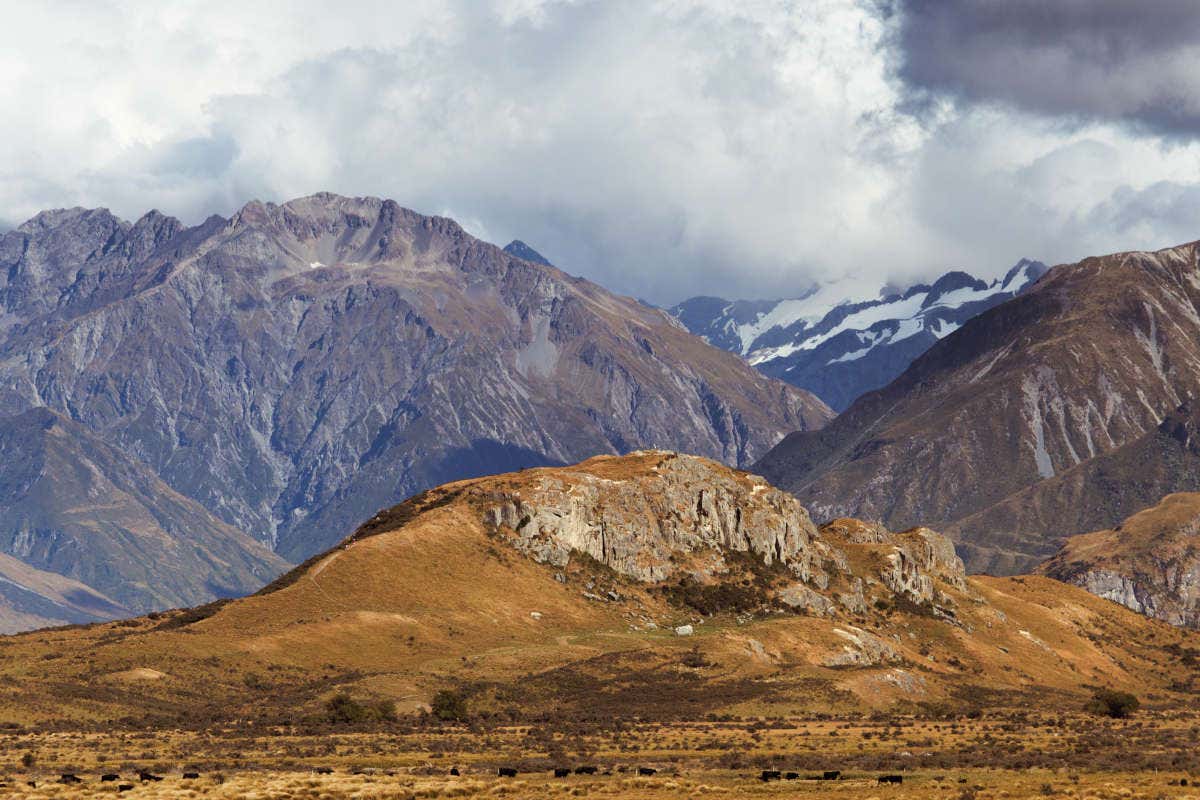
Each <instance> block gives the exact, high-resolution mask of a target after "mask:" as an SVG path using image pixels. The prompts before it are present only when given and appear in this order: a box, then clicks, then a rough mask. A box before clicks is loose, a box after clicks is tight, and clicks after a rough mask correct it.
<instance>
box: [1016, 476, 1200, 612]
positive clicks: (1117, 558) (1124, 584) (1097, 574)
mask: <svg viewBox="0 0 1200 800" xmlns="http://www.w3.org/2000/svg"><path fill="white" fill-rule="evenodd" d="M1039 572H1041V573H1043V574H1045V575H1048V576H1050V577H1051V578H1056V579H1058V580H1061V581H1065V582H1067V583H1072V584H1074V585H1076V586H1080V587H1082V588H1084V589H1087V590H1088V591H1089V592H1091V593H1092V594H1096V595H1099V596H1100V597H1104V598H1107V599H1109V600H1112V601H1113V602H1116V603H1120V604H1121V605H1123V606H1125V607H1127V608H1131V609H1133V610H1134V611H1137V612H1138V613H1140V614H1145V615H1146V616H1148V617H1154V618H1155V619H1160V620H1162V621H1164V622H1168V623H1170V624H1172V625H1181V626H1185V627H1189V628H1200V493H1196V492H1186V493H1179V494H1172V495H1169V496H1167V497H1165V498H1163V499H1162V501H1161V502H1160V503H1158V504H1157V505H1155V506H1153V507H1151V508H1148V509H1146V510H1144V511H1141V512H1139V513H1137V514H1134V515H1133V516H1131V517H1129V518H1128V519H1126V520H1125V521H1124V522H1123V523H1122V524H1121V525H1119V526H1117V527H1115V528H1113V529H1111V530H1101V531H1096V532H1094V533H1086V534H1081V535H1078V536H1072V537H1071V538H1069V539H1067V541H1066V543H1065V544H1064V545H1063V547H1062V549H1061V550H1060V551H1059V552H1058V553H1057V554H1055V556H1054V557H1053V558H1052V559H1050V560H1049V561H1047V562H1046V563H1045V564H1043V565H1042V566H1041V567H1039Z"/></svg>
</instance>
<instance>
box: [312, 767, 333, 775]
mask: <svg viewBox="0 0 1200 800" xmlns="http://www.w3.org/2000/svg"><path fill="white" fill-rule="evenodd" d="M313 772H315V773H317V774H318V775H332V774H333V768H331V767H313Z"/></svg>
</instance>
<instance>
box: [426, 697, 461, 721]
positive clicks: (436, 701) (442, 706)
mask: <svg viewBox="0 0 1200 800" xmlns="http://www.w3.org/2000/svg"><path fill="white" fill-rule="evenodd" d="M429 707H430V708H431V709H432V711H433V715H434V716H435V717H437V718H438V719H440V720H442V721H443V722H462V721H464V720H466V719H467V716H468V714H467V698H466V696H465V695H464V694H463V693H462V692H461V691H459V690H457V689H441V690H440V691H438V693H437V694H435V695H434V696H433V701H432V702H430V704H429Z"/></svg>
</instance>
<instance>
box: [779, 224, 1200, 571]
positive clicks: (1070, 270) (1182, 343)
mask: <svg viewBox="0 0 1200 800" xmlns="http://www.w3.org/2000/svg"><path fill="white" fill-rule="evenodd" d="M1198 255H1200V253H1198V245H1197V244H1195V243H1193V244H1188V245H1182V246H1179V247H1174V248H1169V249H1165V250H1160V251H1157V252H1127V253H1117V254H1114V255H1109V256H1102V257H1095V258H1089V259H1085V260H1084V261H1081V262H1079V263H1077V264H1069V265H1061V266H1057V267H1055V268H1054V269H1053V270H1051V271H1050V272H1049V273H1048V274H1047V275H1046V276H1045V277H1043V278H1042V279H1041V280H1040V281H1038V282H1037V283H1036V284H1035V285H1034V286H1033V287H1032V288H1031V289H1029V290H1028V291H1026V292H1024V293H1022V294H1020V295H1018V296H1017V297H1015V298H1013V299H1011V300H1009V301H1008V302H1005V303H1003V304H1001V305H1000V306H997V307H995V308H993V309H991V310H989V311H986V312H984V313H982V314H980V315H979V316H977V317H974V318H973V319H971V320H969V321H968V322H966V323H965V324H964V325H963V326H962V327H961V328H960V329H958V330H957V331H955V332H954V333H953V334H951V335H950V336H947V337H945V338H944V339H942V340H940V341H939V342H937V343H936V344H934V345H933V346H932V347H931V348H930V349H929V350H928V351H927V352H926V353H925V354H923V355H922V356H920V357H919V358H917V359H916V360H915V361H914V362H913V363H912V365H911V366H909V368H908V369H907V370H905V371H904V373H903V374H901V375H900V376H899V377H898V378H897V379H896V380H895V381H893V382H892V383H890V384H889V385H887V386H886V387H884V388H882V389H880V390H877V391H874V392H869V393H867V394H866V395H864V396H863V397H861V398H859V399H858V400H857V401H856V402H855V403H853V404H852V405H851V406H850V407H849V408H848V409H847V410H846V411H845V412H843V413H842V414H840V415H839V416H838V418H837V419H836V420H835V421H834V422H833V423H832V424H831V425H829V426H827V427H826V428H824V429H823V430H821V431H816V432H797V433H794V434H791V435H790V436H789V437H788V438H787V439H785V440H784V441H783V442H781V443H780V444H779V445H778V446H777V447H776V448H774V449H773V450H772V451H771V452H770V453H768V454H767V456H765V457H764V458H763V459H762V460H761V461H760V462H759V463H758V464H757V465H756V467H755V469H756V470H759V471H761V472H762V473H763V474H764V475H766V476H767V477H768V478H769V479H770V480H772V482H774V483H776V484H777V485H779V486H781V487H782V488H785V489H787V490H789V491H792V492H794V493H795V494H796V495H797V496H798V497H799V498H800V499H801V500H802V501H803V502H804V503H805V504H806V505H807V506H808V508H809V509H810V511H812V512H813V513H814V515H815V517H816V518H817V519H828V518H832V517H837V516H844V515H852V516H860V517H864V518H868V519H877V520H881V521H882V522H883V523H885V524H886V525H888V527H892V528H905V527H908V526H911V525H916V524H927V525H931V526H934V527H936V528H939V529H944V530H945V531H946V532H947V533H948V534H949V535H951V536H952V537H953V538H954V539H955V541H956V543H957V545H958V547H959V551H960V552H961V553H962V555H963V557H964V558H965V560H966V562H967V567H968V569H969V570H971V571H976V572H979V571H990V572H994V573H1001V574H1012V573H1017V572H1025V571H1028V570H1030V569H1032V568H1034V567H1035V566H1036V565H1037V564H1038V563H1040V562H1041V561H1043V560H1044V559H1046V558H1049V557H1051V556H1053V555H1054V554H1055V553H1056V552H1057V550H1058V548H1059V546H1060V544H1061V543H1062V540H1063V539H1064V538H1065V537H1067V536H1070V535H1072V534H1075V533H1081V532H1084V531H1087V530H1093V529H1096V528H1101V527H1110V526H1113V525H1116V524H1117V523H1119V522H1120V521H1121V519H1122V518H1123V517H1124V516H1127V515H1129V514H1131V513H1133V512H1134V511H1136V510H1138V507H1139V504H1154V503H1156V502H1157V501H1158V500H1159V499H1160V498H1161V496H1162V495H1163V494H1166V493H1169V492H1174V491H1179V490H1181V489H1190V488H1195V486H1194V482H1195V470H1194V467H1193V466H1192V461H1193V460H1194V458H1195V456H1194V455H1193V454H1192V452H1191V448H1192V447H1193V440H1192V434H1191V431H1192V430H1194V426H1195V421H1194V419H1193V417H1192V412H1190V411H1188V406H1186V403H1187V402H1188V401H1189V400H1191V399H1192V398H1193V397H1194V396H1195V393H1196V389H1197V387H1198V386H1200V312H1198V309H1200V268H1198V260H1197V259H1198ZM1160 426H1161V427H1160ZM1077 526H1078V527H1077Z"/></svg>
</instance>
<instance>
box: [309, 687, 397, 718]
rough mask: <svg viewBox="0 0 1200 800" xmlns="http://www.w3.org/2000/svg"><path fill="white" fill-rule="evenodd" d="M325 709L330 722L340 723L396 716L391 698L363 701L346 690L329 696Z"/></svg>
mask: <svg viewBox="0 0 1200 800" xmlns="http://www.w3.org/2000/svg"><path fill="white" fill-rule="evenodd" d="M325 711H326V715H327V717H328V719H329V721H330V722H334V723H341V724H354V723H363V722H379V721H382V720H391V719H395V718H396V704H395V703H393V702H392V701H391V700H376V701H374V702H370V703H363V702H360V701H358V700H355V699H354V698H353V697H351V696H350V695H349V694H347V693H346V692H339V693H338V694H335V695H334V696H333V697H331V698H330V699H329V702H327V703H326V704H325Z"/></svg>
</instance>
